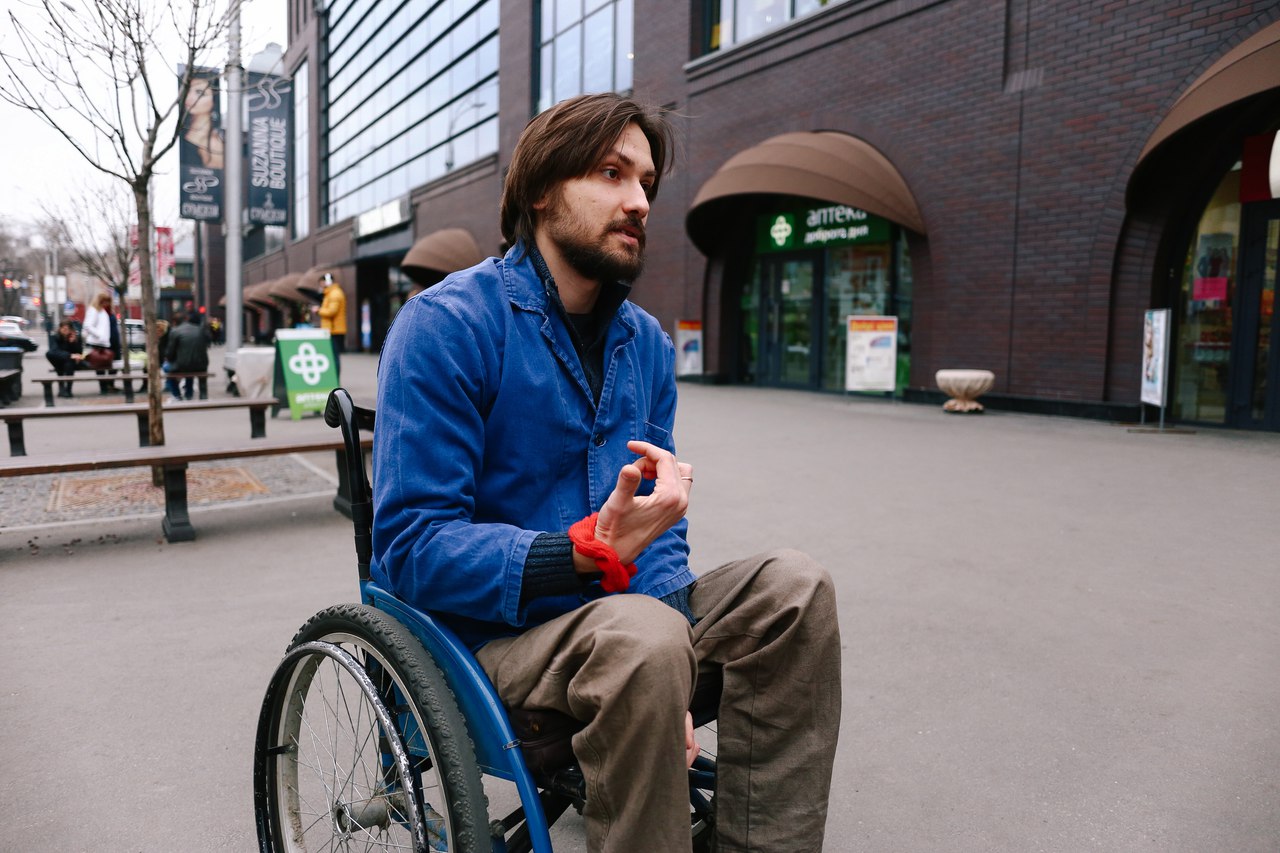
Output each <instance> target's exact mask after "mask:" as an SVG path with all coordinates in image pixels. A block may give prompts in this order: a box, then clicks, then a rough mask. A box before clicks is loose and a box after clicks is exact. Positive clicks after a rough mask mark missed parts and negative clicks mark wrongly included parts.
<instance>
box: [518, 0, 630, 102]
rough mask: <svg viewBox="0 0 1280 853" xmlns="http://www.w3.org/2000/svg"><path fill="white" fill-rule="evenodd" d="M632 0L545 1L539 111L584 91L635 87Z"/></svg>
mask: <svg viewBox="0 0 1280 853" xmlns="http://www.w3.org/2000/svg"><path fill="white" fill-rule="evenodd" d="M631 4H632V0H585V3H584V0H543V2H542V6H541V10H540V13H539V21H540V24H541V30H540V33H539V36H540V37H539V45H540V48H541V49H540V51H539V54H538V56H539V62H538V85H537V93H538V103H537V109H538V111H539V112H541V111H543V110H545V109H547V108H548V107H550V106H551V105H552V104H555V103H558V102H560V101H563V100H564V99H565V98H572V97H573V96H574V95H581V94H583V93H585V92H611V91H612V92H622V91H627V90H629V89H630V88H631V60H632V56H631V31H632V15H633V12H632V5H631Z"/></svg>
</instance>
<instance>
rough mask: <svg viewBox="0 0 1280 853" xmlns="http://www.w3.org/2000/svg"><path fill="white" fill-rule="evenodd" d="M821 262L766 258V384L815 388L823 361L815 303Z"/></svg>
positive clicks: (762, 375)
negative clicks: (817, 355) (817, 353)
mask: <svg viewBox="0 0 1280 853" xmlns="http://www.w3.org/2000/svg"><path fill="white" fill-rule="evenodd" d="M817 280H818V270H817V263H816V261H815V260H814V259H813V258H811V257H796V256H786V255H774V256H770V257H765V258H761V260H760V282H761V285H762V288H761V289H762V295H763V297H764V298H763V300H762V302H763V304H762V306H761V309H762V312H763V314H762V317H761V320H762V324H761V325H762V328H761V332H762V334H761V335H760V340H759V345H760V364H759V372H760V379H761V380H762V381H763V382H764V383H765V384H768V385H793V386H804V387H812V386H813V385H814V380H815V377H814V372H815V370H816V369H817V361H816V359H814V358H811V355H812V354H813V353H814V348H815V345H816V342H817V338H818V336H817V333H816V330H815V328H814V327H815V324H816V323H817V322H818V319H819V318H818V314H817V311H816V307H815V303H814V284H815V282H816V281H817Z"/></svg>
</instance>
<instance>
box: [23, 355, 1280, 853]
mask: <svg viewBox="0 0 1280 853" xmlns="http://www.w3.org/2000/svg"><path fill="white" fill-rule="evenodd" d="M343 364H344V369H346V370H347V371H348V376H347V379H348V381H350V382H351V383H352V384H353V385H356V386H358V393H357V397H358V399H359V398H361V396H362V392H363V393H364V394H368V393H371V392H372V388H373V386H372V379H373V359H372V358H371V357H369V356H359V355H348V356H344V361H343ZM362 383H368V384H362ZM681 397H682V405H681V414H680V421H679V423H678V425H677V440H678V441H679V443H680V446H681V457H682V459H684V460H685V461H689V462H692V463H693V464H694V466H695V469H696V478H697V486H696V488H695V491H694V494H693V504H692V507H691V510H690V523H691V542H692V545H693V549H694V562H695V568H697V569H699V570H703V569H707V568H711V567H713V566H714V565H716V564H718V563H719V562H720V561H722V560H726V559H730V558H732V557H734V556H738V555H741V554H744V553H749V552H752V551H757V550H761V549H764V548H769V547H775V546H791V547H799V548H803V549H806V550H808V551H810V552H811V553H813V554H814V555H815V556H817V557H818V558H820V559H821V560H822V561H823V562H824V563H825V564H826V565H827V566H828V567H829V568H830V569H831V571H832V574H833V576H834V577H835V579H836V583H837V588H838V592H839V597H840V608H841V611H840V612H841V631H842V636H843V645H844V658H843V670H844V695H845V705H844V716H843V724H842V728H841V741H840V746H839V750H838V752H837V758H836V784H835V791H834V794H833V798H832V808H831V814H830V819H829V822H828V844H827V847H826V849H827V850H828V851H833V852H834V853H843V851H855V850H867V851H974V853H977V852H978V851H1011V853H1012V851H1019V853H1021V851H1030V850H1049V851H1066V852H1067V853H1071V852H1072V851H1082V850H1103V851H1131V850H1150V851H1187V853H1198V852H1199V851H1210V850H1212V851H1219V850H1222V851H1275V850H1276V849H1278V847H1280V724H1278V723H1277V716H1276V710H1275V709H1276V708H1277V707H1280V679H1278V678H1277V677H1276V674H1277V672H1280V553H1278V551H1280V549H1278V547H1277V538H1276V535H1275V531H1276V516H1277V503H1276V494H1277V492H1276V484H1277V483H1280V436H1277V435H1271V434H1264V435H1258V434H1246V433H1230V432H1221V431H1214V430H1201V431H1198V432H1196V433H1194V434H1185V435H1153V434H1137V433H1131V432H1128V431H1126V430H1125V429H1124V428H1123V427H1118V426H1114V425H1109V424H1101V423H1095V422H1087V421H1077V420H1068V419H1055V418H1041V417H1031V416H1022V415H1013V414H1001V413H989V414H987V415H984V416H981V417H966V416H948V415H944V414H943V413H942V412H941V411H940V410H938V409H937V408H934V407H926V406H916V405H903V404H894V403H886V402H881V401H867V400H856V399H855V400H846V399H844V398H841V397H831V396H821V395H814V394H807V393H794V392H785V391H768V390H756V389H748V388H729V387H704V386H697V385H682V386H681ZM37 402H38V401H37ZM243 417H244V416H243V415H242V414H241V415H240V416H239V417H238V418H232V419H230V421H228V422H227V423H229V424H230V427H228V426H227V424H226V423H214V422H210V423H209V424H202V425H201V426H198V427H197V426H196V425H194V424H191V423H190V422H186V423H182V422H179V421H178V420H177V419H174V421H173V423H172V425H171V426H170V441H171V443H174V442H176V440H177V439H176V437H177V436H178V435H179V433H181V434H182V435H183V436H184V440H185V438H192V439H193V440H195V439H198V436H199V434H200V432H201V430H204V429H208V430H215V431H216V430H222V429H227V428H231V429H235V430H240V429H242V428H244V425H243V424H242V423H241V421H242V419H243ZM74 422H75V421H72V423H74ZM323 428H324V427H323V424H321V423H320V422H319V420H318V419H312V420H309V421H303V422H298V423H291V422H288V421H287V420H286V419H285V418H284V416H283V415H282V416H281V417H279V418H277V419H275V420H273V421H270V422H269V423H268V427H267V431H268V434H269V435H284V434H286V430H299V431H301V430H311V429H323ZM131 429H132V425H131V423H130V424H125V425H124V427H123V429H122V433H121V434H122V435H123V436H124V438H123V439H121V438H119V437H111V436H107V435H104V434H98V431H97V430H88V431H87V434H85V435H83V436H79V437H78V438H77V439H76V440H81V441H93V442H99V441H100V442H104V443H105V442H108V441H116V442H118V441H120V440H132V438H133V437H132V436H130V435H129V431H130V430H131ZM49 440H50V442H52V443H53V446H57V442H61V441H65V440H68V439H66V438H65V437H53V436H50V438H49ZM28 444H29V446H32V451H31V452H32V453H36V452H39V451H38V450H37V449H36V445H34V443H33V442H32V441H31V440H30V438H29V440H28ZM330 464H331V463H330ZM9 486H10V484H9V483H5V484H4V488H5V491H6V492H7V491H8V489H9ZM330 496H331V492H330V491H327V490H326V492H325V493H324V494H310V495H309V494H299V495H295V496H289V495H276V496H273V497H274V498H275V499H274V500H272V501H263V502H260V503H253V502H243V503H238V504H237V503H229V504H224V505H221V506H212V505H211V506H206V507H193V509H192V519H193V522H194V524H195V526H196V529H197V531H198V533H199V537H198V539H197V540H196V541H195V542H192V543H182V544H176V545H169V544H166V543H164V542H163V540H162V539H161V537H160V535H159V521H158V518H156V517H154V516H153V517H144V518H139V519H132V520H129V519H119V518H116V519H112V520H110V521H109V522H107V521H103V520H94V519H84V520H83V521H81V522H77V523H72V524H70V525H66V526H58V527H46V528H40V529H33V528H30V527H27V528H13V527H8V526H6V527H0V624H3V625H4V626H5V629H6V630H5V634H6V642H5V643H4V644H3V646H2V647H0V673H2V674H3V684H4V688H5V689H4V690H3V692H2V693H0V719H3V720H4V723H5V724H4V726H2V727H0V763H2V764H3V766H4V768H5V772H4V774H3V775H2V776H0V805H2V806H3V810H4V812H5V814H6V817H7V820H6V831H5V833H3V837H0V851H30V850H40V851H63V850H66V851H78V850H126V849H127V850H145V851H163V850H172V849H174V848H175V841H174V839H181V841H180V842H177V846H178V847H180V848H181V849H183V850H192V851H195V850H222V849H226V850H248V849H252V848H253V846H254V836H253V815H252V804H251V784H250V767H251V759H252V740H253V730H254V725H255V723H256V718H257V713H258V705H259V702H260V701H261V695H262V690H263V688H264V687H265V684H266V681H267V679H268V677H269V675H270V673H271V671H272V670H273V669H274V667H275V664H276V663H277V661H278V660H279V657H280V655H281V653H282V651H283V649H284V647H285V645H286V643H287V642H288V640H289V638H290V636H292V634H293V631H294V630H295V629H296V628H297V627H298V626H299V625H300V624H301V623H302V622H303V621H304V620H305V619H306V618H307V617H308V616H309V615H310V614H311V613H312V612H314V611H315V610H317V609H319V608H320V607H323V606H325V605H327V604H330V603H335V602H339V601H348V600H352V599H353V598H354V595H355V572H354V560H353V559H352V556H351V555H352V553H353V551H352V544H351V532H350V526H349V524H348V522H347V521H346V519H344V518H343V517H341V516H339V515H338V514H336V513H335V512H334V511H333V510H332V509H331V507H330V504H329V501H330ZM68 793H70V798H68V796H67V794H68ZM570 834H571V835H572V830H570ZM566 847H567V848H568V849H570V850H573V849H581V846H580V842H578V841H577V840H576V839H574V838H572V837H571V838H570V839H569V840H568V841H567V843H566ZM789 853H790V852H789ZM799 853H805V852H804V851H799Z"/></svg>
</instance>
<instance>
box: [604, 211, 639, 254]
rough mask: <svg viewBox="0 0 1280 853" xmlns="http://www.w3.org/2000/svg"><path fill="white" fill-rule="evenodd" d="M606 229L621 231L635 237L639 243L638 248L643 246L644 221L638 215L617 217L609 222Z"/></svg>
mask: <svg viewBox="0 0 1280 853" xmlns="http://www.w3.org/2000/svg"><path fill="white" fill-rule="evenodd" d="M606 230H607V231H622V232H624V233H627V234H630V235H631V236H632V237H635V238H636V241H637V242H638V243H639V244H640V248H642V249H643V248H644V241H645V234H644V221H643V220H642V219H640V217H638V216H633V217H628V218H626V219H618V220H615V221H613V222H611V223H609V227H608V228H607V229H606Z"/></svg>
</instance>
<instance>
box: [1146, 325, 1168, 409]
mask: <svg viewBox="0 0 1280 853" xmlns="http://www.w3.org/2000/svg"><path fill="white" fill-rule="evenodd" d="M1169 313H1170V312H1169V309H1168V308H1161V309H1159V310H1151V311H1148V312H1147V313H1146V315H1145V316H1144V317H1143V320H1142V402H1144V403H1150V404H1151V405H1153V406H1159V407H1160V408H1162V409H1163V408H1164V405H1165V400H1166V397H1167V392H1168V388H1167V387H1166V385H1167V383H1166V382H1165V379H1166V377H1167V375H1168V366H1169Z"/></svg>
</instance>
